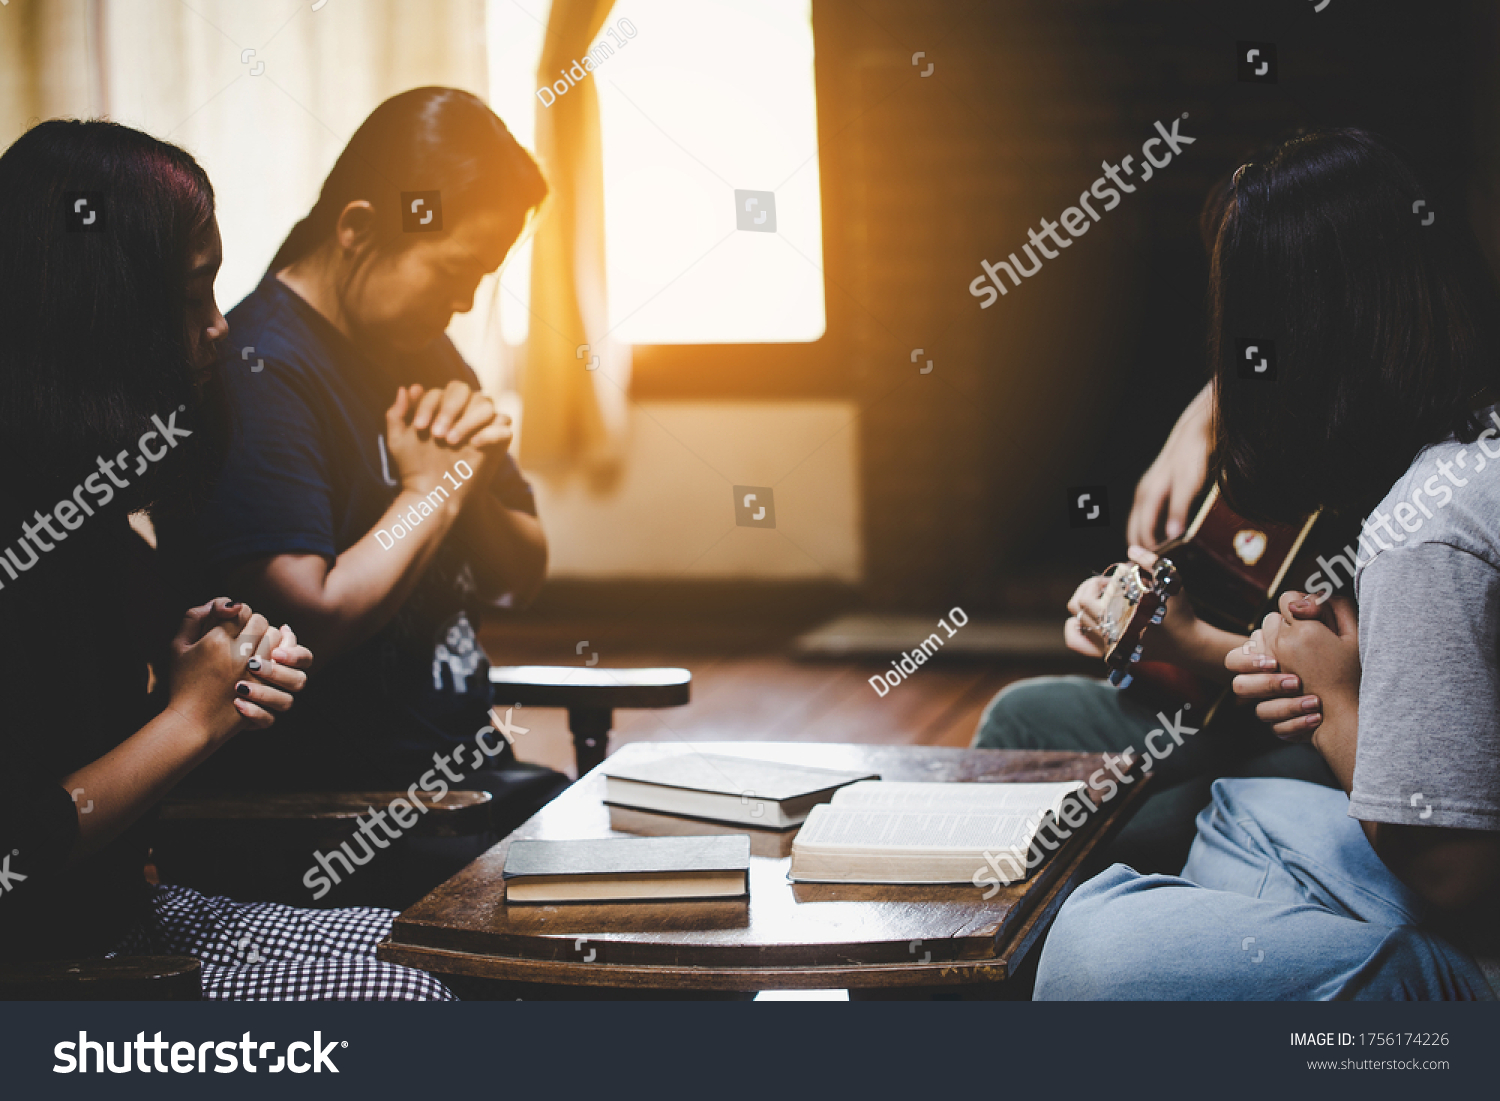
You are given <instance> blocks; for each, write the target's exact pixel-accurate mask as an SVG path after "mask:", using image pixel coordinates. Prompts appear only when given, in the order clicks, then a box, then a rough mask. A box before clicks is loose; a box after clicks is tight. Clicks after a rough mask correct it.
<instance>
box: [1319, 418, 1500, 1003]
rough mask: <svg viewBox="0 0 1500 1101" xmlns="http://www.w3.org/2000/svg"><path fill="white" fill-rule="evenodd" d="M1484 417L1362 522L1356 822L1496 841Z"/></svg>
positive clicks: (1495, 712) (1497, 514) (1494, 558)
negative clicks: (1445, 829)
mask: <svg viewBox="0 0 1500 1101" xmlns="http://www.w3.org/2000/svg"><path fill="white" fill-rule="evenodd" d="M1486 416H1487V417H1490V418H1492V420H1491V422H1490V423H1491V425H1492V427H1491V428H1490V429H1489V430H1488V431H1487V432H1486V433H1485V435H1484V436H1482V437H1481V438H1480V439H1479V440H1477V441H1475V442H1474V443H1468V444H1464V443H1458V442H1456V441H1453V440H1449V441H1447V442H1444V443H1441V444H1436V445H1434V446H1432V447H1429V448H1427V449H1426V450H1425V451H1423V452H1422V453H1421V454H1420V455H1418V456H1417V459H1416V461H1415V462H1414V463H1413V464H1412V466H1411V468H1410V469H1409V470H1408V471H1407V472H1406V474H1405V475H1404V476H1403V477H1402V478H1401V480H1400V481H1399V482H1397V483H1396V485H1395V486H1394V487H1393V488H1392V489H1391V491H1390V493H1388V494H1387V495H1386V497H1385V499H1384V500H1383V501H1381V503H1380V504H1379V505H1378V506H1377V507H1376V509H1375V511H1374V512H1372V513H1371V514H1370V516H1369V517H1368V518H1367V519H1366V520H1365V534H1364V535H1363V536H1362V537H1361V543H1362V546H1361V548H1360V551H1359V561H1360V563H1361V564H1360V566H1359V570H1358V573H1357V576H1356V578H1355V583H1354V587H1355V595H1356V599H1357V602H1358V605H1359V658H1360V665H1361V670H1362V671H1361V679H1360V687H1359V748H1358V751H1357V752H1356V754H1355V761H1354V790H1353V792H1352V793H1351V794H1350V797H1349V813H1350V814H1351V815H1352V816H1354V817H1356V818H1359V819H1361V820H1363V821H1367V822H1392V823H1396V824H1400V825H1410V826H1449V827H1454V828H1458V829H1466V830H1497V831H1500V414H1497V413H1496V412H1495V410H1490V411H1488V412H1487V414H1486ZM1340 576H1342V574H1341V575H1340ZM1466 947H1469V948H1470V949H1471V950H1473V951H1475V952H1476V953H1478V954H1480V955H1481V956H1482V957H1490V956H1491V954H1492V952H1493V951H1494V947H1493V946H1492V945H1488V944H1486V945H1477V944H1476V945H1468V946H1466ZM1482 962H1483V963H1485V965H1486V966H1485V970H1486V972H1487V973H1488V974H1489V975H1490V981H1491V984H1492V985H1494V984H1495V983H1496V970H1495V968H1494V967H1493V966H1491V960H1490V959H1488V958H1485V959H1483V960H1482Z"/></svg>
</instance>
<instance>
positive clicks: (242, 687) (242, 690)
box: [234, 681, 250, 696]
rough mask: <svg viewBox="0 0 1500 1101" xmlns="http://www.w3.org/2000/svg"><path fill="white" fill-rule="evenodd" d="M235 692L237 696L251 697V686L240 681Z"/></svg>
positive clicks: (235, 687)
mask: <svg viewBox="0 0 1500 1101" xmlns="http://www.w3.org/2000/svg"><path fill="white" fill-rule="evenodd" d="M234 691H235V694H236V695H240V696H249V695H250V686H249V685H248V684H246V683H245V682H244V681H240V683H239V684H236V685H235V686H234Z"/></svg>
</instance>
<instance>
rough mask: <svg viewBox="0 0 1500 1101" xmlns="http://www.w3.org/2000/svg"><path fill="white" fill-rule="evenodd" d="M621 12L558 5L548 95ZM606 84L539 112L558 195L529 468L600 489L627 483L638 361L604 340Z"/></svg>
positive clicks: (547, 59)
mask: <svg viewBox="0 0 1500 1101" xmlns="http://www.w3.org/2000/svg"><path fill="white" fill-rule="evenodd" d="M613 6H614V0H553V3H552V13H551V16H550V18H549V20H548V23H547V37H546V42H545V44H544V45H543V47H542V57H541V61H540V63H539V64H538V68H537V86H538V87H541V86H543V85H551V84H552V83H553V82H554V81H556V80H558V79H560V73H561V72H562V71H563V70H565V69H569V68H571V66H572V65H573V63H574V62H575V61H579V60H581V59H582V58H583V56H584V54H585V53H587V52H588V50H589V47H590V46H592V45H593V44H594V40H595V39H596V38H597V37H598V35H599V33H600V31H601V29H602V28H603V26H604V20H605V18H606V17H607V16H608V15H609V12H610V9H611V8H612V7H613ZM596 79H597V78H596V77H594V76H592V75H590V76H586V77H584V78H583V79H582V80H579V81H578V82H577V83H576V84H574V85H573V86H572V88H571V89H570V90H569V91H568V92H567V93H566V94H565V95H560V96H557V97H556V100H555V101H554V102H553V103H552V104H551V105H550V106H542V105H541V102H540V100H538V105H537V109H536V118H537V123H536V147H537V157H538V159H539V160H540V161H541V162H542V168H543V170H544V171H545V172H546V173H547V179H548V182H549V184H550V185H551V189H552V190H551V195H550V197H549V199H548V204H547V207H546V209H545V210H544V213H543V216H542V219H541V221H540V223H539V225H538V227H537V232H536V239H535V242H534V244H533V251H532V261H531V322H530V328H529V335H528V338H527V350H526V369H525V374H524V376H523V380H522V385H521V399H522V408H523V410H524V418H525V420H524V425H523V431H522V432H521V462H522V465H523V466H525V467H526V468H527V469H528V470H537V471H540V472H543V473H548V474H552V475H566V474H568V473H571V472H573V471H579V472H582V473H583V474H585V475H586V476H588V478H589V479H590V481H591V482H592V483H594V485H595V486H596V487H602V486H606V485H608V484H609V483H610V482H612V480H613V479H614V478H615V476H616V475H617V474H618V472H619V464H620V457H621V449H622V446H623V437H624V425H625V413H626V401H625V398H626V393H627V390H628V387H629V372H630V358H629V357H630V349H629V346H628V345H623V344H620V343H618V342H616V341H613V340H611V339H610V338H609V337H608V336H606V332H607V330H608V328H609V320H608V318H609V315H608V310H607V302H606V298H605V272H604V167H603V150H602V144H601V140H600V133H599V95H598V91H597V89H596V86H595V80H596ZM585 346H587V347H586V348H585ZM595 356H597V357H598V360H597V363H596V361H595V359H594V357H595ZM590 368H592V369H590Z"/></svg>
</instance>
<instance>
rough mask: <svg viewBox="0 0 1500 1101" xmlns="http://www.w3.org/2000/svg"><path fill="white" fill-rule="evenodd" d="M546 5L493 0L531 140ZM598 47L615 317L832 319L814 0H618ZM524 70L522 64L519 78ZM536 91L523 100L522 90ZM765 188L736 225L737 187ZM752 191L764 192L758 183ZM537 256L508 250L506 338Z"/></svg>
mask: <svg viewBox="0 0 1500 1101" xmlns="http://www.w3.org/2000/svg"><path fill="white" fill-rule="evenodd" d="M546 8H547V5H546V4H544V3H539V2H537V0H492V3H491V7H490V31H489V41H490V67H491V73H492V78H491V87H492V102H493V104H494V106H495V109H496V111H497V112H498V113H499V114H500V116H501V117H502V118H504V119H505V121H506V123H507V125H509V126H511V129H512V130H513V132H515V134H516V136H517V137H518V138H519V139H520V140H521V141H522V142H523V143H525V144H528V145H530V144H531V139H532V136H533V130H534V122H533V119H534V115H535V111H536V109H537V107H538V98H537V95H536V89H535V88H534V87H530V86H529V85H530V84H531V82H532V81H534V80H535V79H536V78H535V71H536V58H537V56H538V55H539V53H540V49H541V42H542V37H543V35H544V31H545V23H546V18H547V14H548V12H547V10H546ZM596 42H597V43H601V44H604V45H605V46H607V49H601V50H598V51H596V52H595V53H594V55H593V56H594V58H595V60H596V63H597V68H595V69H594V70H593V72H592V73H590V74H589V76H587V77H586V78H585V79H590V80H594V81H595V82H596V87H597V90H598V94H599V102H600V116H601V128H602V134H603V146H604V195H605V255H606V264H607V268H606V275H607V280H608V288H609V324H610V328H611V331H612V333H613V335H614V336H615V337H616V338H618V339H620V340H623V341H625V342H628V343H632V344H637V345H640V344H727V343H766V342H805V341H813V340H816V339H818V338H819V337H820V336H822V335H823V331H824V304H823V273H822V266H823V253H822V217H821V209H820V205H819V179H818V149H817V120H816V100H815V96H814V86H813V41H812V22H811V8H810V0H620V2H619V3H617V4H616V5H615V8H614V10H613V11H611V12H610V15H609V17H608V19H607V20H606V23H605V27H604V30H603V31H602V32H601V33H600V35H599V37H598V39H596ZM520 74H525V75H524V77H522V76H521V75H520ZM523 91H524V103H523V100H522V93H523ZM737 190H738V191H755V192H770V193H772V196H773V202H774V212H773V211H772V210H770V209H768V208H769V207H771V206H772V203H770V202H766V201H764V200H762V199H760V198H755V201H754V203H753V204H752V205H753V207H754V209H753V211H752V212H750V213H749V221H750V224H751V226H752V227H753V226H754V225H755V224H756V223H757V221H759V222H760V224H765V221H768V220H769V218H771V217H774V219H775V222H774V224H775V227H776V228H775V232H762V231H756V230H754V229H753V228H749V229H739V228H737V213H738V212H737V210H736V205H737V204H736V197H735V192H736V191H737ZM752 198H754V197H752ZM528 261H529V256H527V255H524V254H521V253H518V254H517V255H516V256H515V257H514V258H513V259H512V260H511V262H510V263H509V264H507V266H506V272H505V274H504V276H503V284H504V289H505V294H504V303H503V305H502V307H501V312H502V316H503V318H504V322H503V332H504V334H505V338H506V340H507V342H510V343H518V342H519V341H521V340H523V339H524V338H525V309H524V307H523V306H521V305H520V303H524V302H525V300H526V293H525V292H526V287H525V286H524V284H525V283H526V281H527V278H528V273H529V263H528Z"/></svg>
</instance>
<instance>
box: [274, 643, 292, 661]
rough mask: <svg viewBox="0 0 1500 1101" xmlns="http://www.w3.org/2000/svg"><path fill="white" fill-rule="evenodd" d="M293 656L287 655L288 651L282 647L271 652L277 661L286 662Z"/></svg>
mask: <svg viewBox="0 0 1500 1101" xmlns="http://www.w3.org/2000/svg"><path fill="white" fill-rule="evenodd" d="M291 656H292V655H291V654H289V653H287V651H285V650H283V649H282V648H281V647H280V646H278V647H276V649H274V650H272V651H271V657H273V658H275V659H276V660H277V661H286V660H287V659H288V658H290V657H291Z"/></svg>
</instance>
